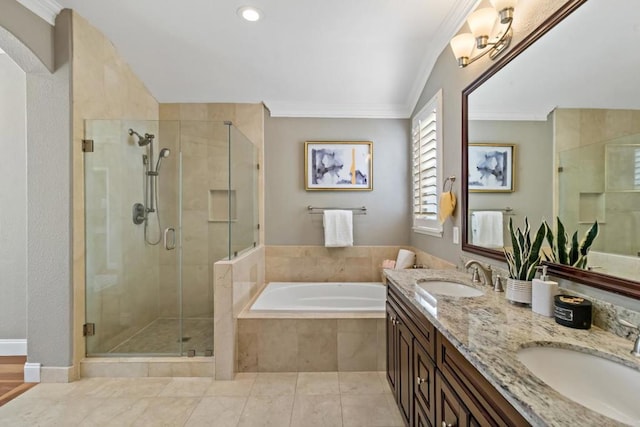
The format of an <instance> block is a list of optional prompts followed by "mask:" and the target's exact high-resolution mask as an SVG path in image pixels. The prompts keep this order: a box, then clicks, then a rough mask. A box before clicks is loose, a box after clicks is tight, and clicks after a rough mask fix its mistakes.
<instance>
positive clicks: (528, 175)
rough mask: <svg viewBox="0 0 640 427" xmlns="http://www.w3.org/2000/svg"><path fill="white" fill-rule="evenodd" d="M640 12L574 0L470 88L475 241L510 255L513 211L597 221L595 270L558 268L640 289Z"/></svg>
mask: <svg viewBox="0 0 640 427" xmlns="http://www.w3.org/2000/svg"><path fill="white" fill-rule="evenodd" d="M636 17H637V1H636V0H611V1H606V2H604V1H587V0H572V1H568V2H567V3H566V4H565V5H564V6H563V7H562V8H561V9H560V10H559V11H558V12H557V13H556V14H554V15H553V16H552V17H551V18H549V19H548V20H547V21H546V22H544V23H543V24H542V25H541V26H540V27H539V28H538V29H536V30H535V31H534V32H533V33H532V34H531V35H529V36H528V37H527V38H526V39H524V40H523V41H522V42H520V43H519V44H518V45H517V46H515V47H514V48H513V49H512V50H511V51H509V52H506V54H505V56H504V57H503V58H501V59H500V60H499V61H498V62H497V63H496V64H494V66H492V67H491V68H490V69H489V70H487V71H486V72H485V73H484V74H482V75H481V76H480V77H479V78H478V79H477V80H476V81H475V82H473V83H472V84H471V85H470V86H469V87H467V88H466V89H465V90H464V91H463V94H462V104H463V120H462V122H463V129H462V176H463V180H462V193H463V194H462V205H463V206H462V207H463V212H464V216H463V218H462V226H463V245H462V249H463V250H464V251H467V252H472V253H477V254H480V255H484V256H487V257H491V258H494V259H500V260H504V255H503V253H502V246H504V245H506V246H510V242H509V238H508V231H507V223H508V221H509V220H510V219H513V221H514V225H516V226H519V227H522V225H523V222H524V217H525V216H527V217H528V218H529V221H530V222H531V224H532V228H533V229H534V230H535V229H537V227H538V225H539V224H540V222H541V221H542V220H546V221H547V222H548V223H549V224H550V225H551V226H552V227H554V226H555V217H556V216H559V217H560V219H561V220H562V221H563V223H564V225H565V227H566V229H567V231H568V232H569V233H570V234H571V233H573V231H576V230H577V231H578V236H579V238H581V237H582V235H583V234H584V232H585V231H586V230H587V228H589V227H590V226H591V224H593V222H594V221H596V220H597V221H598V223H599V224H600V235H599V236H598V238H597V239H596V241H595V243H594V245H593V247H592V249H591V252H590V254H589V264H588V267H587V269H586V270H581V269H576V268H572V267H568V266H563V265H557V264H551V265H550V272H552V273H553V274H554V275H556V276H558V277H562V278H567V279H570V280H575V281H578V282H581V283H585V284H587V285H591V286H595V287H598V288H601V289H604V290H608V291H613V292H616V293H619V294H623V295H626V296H630V297H634V298H640V282H638V280H639V277H640V208H639V207H640V73H638V71H637V70H638V69H640V57H639V56H638V55H635V54H634V53H633V52H635V50H636V49H637V46H638V44H639V43H640V26H639V25H638V22H637V19H636ZM515 19H516V20H517V10H516V16H515ZM603 27H604V28H603ZM510 146H513V147H515V149H514V150H512V151H513V161H512V162H507V161H505V160H504V159H507V158H508V155H509V153H508V152H507V149H506V148H505V147H510ZM478 147H482V148H483V149H484V151H482V150H480V152H481V153H482V154H480V155H479V154H478V151H479V150H478ZM512 165H513V167H511V166H512ZM507 177H508V178H509V179H507ZM509 180H510V181H511V182H510V185H511V186H512V189H511V191H499V189H500V186H501V185H502V184H506V183H507V181H509ZM482 189H485V190H482ZM554 228H555V227H554Z"/></svg>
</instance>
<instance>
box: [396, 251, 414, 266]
mask: <svg viewBox="0 0 640 427" xmlns="http://www.w3.org/2000/svg"><path fill="white" fill-rule="evenodd" d="M415 261H416V253H415V252H411V251H408V250H406V249H400V251H398V257H397V258H396V270H400V269H403V268H411V267H413V265H414V264H415Z"/></svg>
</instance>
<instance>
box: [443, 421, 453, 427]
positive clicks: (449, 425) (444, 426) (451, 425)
mask: <svg viewBox="0 0 640 427" xmlns="http://www.w3.org/2000/svg"><path fill="white" fill-rule="evenodd" d="M442 427H453V424H447V422H446V421H442Z"/></svg>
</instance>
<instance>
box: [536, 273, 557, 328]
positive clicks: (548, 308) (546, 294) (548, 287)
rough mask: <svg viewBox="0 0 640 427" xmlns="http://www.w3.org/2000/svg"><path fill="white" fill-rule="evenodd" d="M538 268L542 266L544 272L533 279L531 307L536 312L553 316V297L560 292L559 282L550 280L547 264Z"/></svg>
mask: <svg viewBox="0 0 640 427" xmlns="http://www.w3.org/2000/svg"><path fill="white" fill-rule="evenodd" d="M538 268H542V274H541V275H540V278H539V279H533V281H532V295H531V309H532V310H533V312H534V313H538V314H542V315H543V316H547V317H553V312H554V305H555V304H554V299H553V297H555V296H556V295H557V294H558V283H557V282H553V281H551V280H549V276H547V266H546V265H545V266H542V267H538Z"/></svg>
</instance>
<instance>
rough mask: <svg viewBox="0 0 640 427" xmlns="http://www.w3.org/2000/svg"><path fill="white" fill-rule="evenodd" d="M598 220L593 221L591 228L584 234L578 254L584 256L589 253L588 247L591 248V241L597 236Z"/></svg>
mask: <svg viewBox="0 0 640 427" xmlns="http://www.w3.org/2000/svg"><path fill="white" fill-rule="evenodd" d="M599 231H600V230H599V226H598V221H596V222H594V223H593V225H592V226H591V228H590V229H589V230H588V231H587V233H586V234H585V235H584V238H583V239H582V241H581V242H580V255H582V256H584V257H586V256H587V254H588V253H589V249H591V245H592V244H593V241H594V240H596V237H598V232H599ZM585 262H586V261H585Z"/></svg>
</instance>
